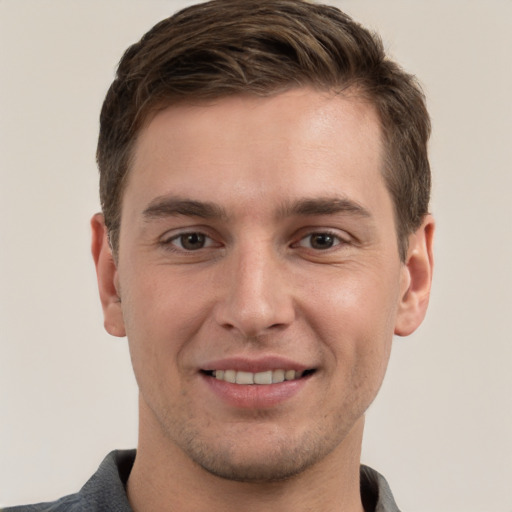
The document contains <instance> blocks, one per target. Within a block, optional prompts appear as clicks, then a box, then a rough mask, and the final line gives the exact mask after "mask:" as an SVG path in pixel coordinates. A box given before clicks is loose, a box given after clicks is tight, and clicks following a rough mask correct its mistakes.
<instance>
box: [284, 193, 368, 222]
mask: <svg viewBox="0 0 512 512" xmlns="http://www.w3.org/2000/svg"><path fill="white" fill-rule="evenodd" d="M336 213H350V214H353V215H356V216H359V217H366V218H370V217H371V216H372V215H371V213H370V212H369V211H368V210H367V209H366V208H364V207H363V206H361V205H360V204H359V203H357V202H355V201H352V200H351V199H347V198H342V197H321V198H313V199H308V198H306V199H299V200H298V201H294V202H292V203H290V204H285V205H284V206H283V207H282V208H281V209H280V211H279V216H280V217H288V216H292V215H304V216H306V215H333V214H336Z"/></svg>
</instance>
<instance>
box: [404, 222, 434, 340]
mask: <svg viewBox="0 0 512 512" xmlns="http://www.w3.org/2000/svg"><path fill="white" fill-rule="evenodd" d="M434 227H435V224H434V219H433V217H432V216H431V215H426V216H425V218H424V220H423V223H422V225H421V226H420V227H419V228H418V230H417V231H415V232H414V233H413V234H412V235H410V237H409V247H408V250H407V258H406V262H405V263H404V265H403V269H402V270H403V281H402V290H401V299H400V303H399V306H398V314H397V319H396V323H395V334H397V335H398V336H408V335H409V334H411V333H413V332H414V331H415V330H416V329H417V328H418V327H419V325H420V324H421V322H422V321H423V319H424V318H425V314H426V312H427V307H428V300H429V297H430V286H431V283H432V271H433V268H434V259H433V252H432V249H433V238H434Z"/></svg>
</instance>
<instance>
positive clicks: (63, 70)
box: [0, 0, 512, 512]
mask: <svg viewBox="0 0 512 512" xmlns="http://www.w3.org/2000/svg"><path fill="white" fill-rule="evenodd" d="M189 3H191V2H188V1H171V0H144V1H143V0H139V1H135V0H122V1H121V0H108V1H105V0H75V1H70V0H0V504H3V505H8V504H9V505H10V504H16V503H26V502H33V501H43V500H52V499H55V498H57V497H59V496H61V495H63V494H66V493H70V492H74V491H76V490H77V489H79V488H80V487H81V485H82V484H83V483H84V482H85V481H86V480H87V478H88V477H89V476H90V475H91V474H92V473H93V472H94V471H95V469H96V467H97V466H98V464H99V463H100V462H101V460H102V458H103V457H104V455H106V453H107V452H108V451H110V450H111V449H114V448H126V447H134V446H135V444H136V436H137V400H136V399H137V390H136V385H135V382H134V379H133V377H132V373H131V367H130V361H129V356H128V351H127V346H126V340H125V339H117V338H112V337H110V336H108V335H107V334H106V333H105V332H104V331H103V327H102V314H101V310H100V305H99V300H98V299H97V292H96V281H95V279H96V278H95V273H94V269H93V264H92V260H91V258H90V252H89V218H90V216H91V215H92V213H94V212H95V211H97V210H98V209H99V201H98V198H97V170H96V167H95V159H94V155H95V145H96V138H97V131H98V114H99V110H100V106H101V103H102V99H103V97H104V94H105V92H106V90H107V88H108V86H109V84H110V82H111V81H112V79H113V76H114V71H115V65H116V63H117V62H118V60H119V58H120V56H121V54H122V52H123V51H124V49H125V48H126V47H127V46H128V45H129V44H131V43H132V42H134V41H135V40H137V39H138V38H140V36H141V35H142V34H143V33H144V32H145V31H146V30H147V29H148V28H149V27H150V26H152V25H153V24H154V23H156V22H157V21H159V20H160V19H162V18H164V17H166V16H168V15H169V14H170V13H172V12H174V11H175V10H176V9H178V8H180V7H183V6H185V5H187V4H189ZM332 3H336V5H338V6H340V7H341V8H343V9H344V10H346V11H347V12H348V13H349V14H351V15H353V16H354V17H355V18H356V19H357V20H359V21H361V22H362V23H363V24H365V25H367V26H369V27H371V28H373V29H375V30H377V31H378V32H379V33H380V34H381V35H382V37H383V39H384V41H385V45H386V48H387V49H388V50H389V52H390V54H391V55H392V56H393V57H395V58H396V59H397V60H398V61H399V62H400V63H402V65H403V66H404V67H405V68H406V69H407V70H409V71H411V72H413V73H414V74H416V75H417V76H418V77H419V78H420V80H421V82H422V84H423V86H424V89H425V92H426V94H427V96H428V103H429V107H430V111H431V114H432V121H433V127H434V132H433V137H432V143H431V163H432V169H433V174H434V190H433V202H432V210H433V212H434V214H435V216H436V218H437V226H438V229H437V241H436V251H435V252H436V269H435V278H434V288H433V293H432V299H431V307H430V311H429V314H428V316H427V319H426V321H425V323H424V324H423V326H422V327H421V328H420V329H419V331H418V332H417V333H415V334H414V335H413V336H411V337H409V338H404V339H396V340H395V343H394V350H393V354H392V358H391V363H390V367H389V371H388V375H387V377H386V381H385V383H384V386H383V388H382V390H381V393H380V396H379V397H378V398H377V400H376V402H375V403H374V404H373V405H372V407H371V409H370V411H369V412H368V415H367V428H366V438H365V443H364V448H363V462H365V463H367V464H369V465H371V466H373V467H375V468H376V469H378V470H379V471H381V472H382V473H384V474H385V476H386V477H387V478H388V480H389V482H390V485H391V488H392V489H393V491H394V493H395V495H396V499H397V502H398V504H399V506H400V507H401V508H402V509H403V510H404V511H408V512H427V511H432V512H433V511H435V512H489V511H492V512H511V511H512V493H511V489H512V335H511V332H510V325H511V322H512V292H511V290H512V169H511V165H512V100H511V94H512V57H511V55H512V1H510V0H486V1H485V2H482V1H481V0H479V1H472V0H461V1H456V0H423V1H418V0H414V1H412V0H407V1H406V0H402V1H397V0H396V1H395V0H345V1H339V2H332Z"/></svg>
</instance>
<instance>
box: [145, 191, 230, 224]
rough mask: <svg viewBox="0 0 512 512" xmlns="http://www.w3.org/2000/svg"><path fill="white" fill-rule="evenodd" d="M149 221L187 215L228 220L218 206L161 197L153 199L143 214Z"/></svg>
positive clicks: (178, 198)
mask: <svg viewBox="0 0 512 512" xmlns="http://www.w3.org/2000/svg"><path fill="white" fill-rule="evenodd" d="M142 215H143V217H144V218H145V219H147V220H152V219H160V218H165V217H173V216H176V215H185V216H187V217H200V218H203V219H220V218H226V217H227V214H226V212H225V211H224V209H223V208H222V207H220V206H219V205H217V204H214V203H209V202H202V201H194V200H191V199H183V198H180V197H174V196H161V197H157V198H155V199H153V201H151V202H150V203H149V206H148V207H147V208H146V209H145V210H144V211H143V212H142Z"/></svg>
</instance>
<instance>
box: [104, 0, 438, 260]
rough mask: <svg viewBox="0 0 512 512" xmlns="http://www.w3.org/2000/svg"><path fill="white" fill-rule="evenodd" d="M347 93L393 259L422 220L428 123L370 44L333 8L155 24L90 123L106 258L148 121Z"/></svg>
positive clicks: (277, 4) (272, 4) (417, 98)
mask: <svg viewBox="0 0 512 512" xmlns="http://www.w3.org/2000/svg"><path fill="white" fill-rule="evenodd" d="M305 86H312V87H314V88H317V89H321V90H332V91H335V92H339V91H342V90H344V89H346V88H348V87H353V88H355V89H356V90H357V91H358V94H360V95H361V96H363V97H365V98H368V99H369V100H370V101H371V102H372V103H373V104H374V105H375V107H376V109H377V111H378V113H379V116H380V120H381V123H382V132H383V137H384V143H385V148H386V159H385V160H386V161H385V165H384V170H383V172H384V177H385V180H386V184H387V187H388V189H389V192H390V194H391V196H392V198H393V202H394V207H395V219H396V225H397V236H398V244H399V251H400V257H401V258H402V260H404V259H405V256H406V252H407V240H408V235H409V234H411V233H412V232H414V231H415V230H416V229H417V228H418V227H419V226H420V224H421V222H422V220H423V217H424V216H425V215H426V214H427V213H428V205H429V198H430V167H429V162H428V156H427V141H428V138H429V135H430V119H429V115H428V112H427V109H426V106H425V100H424V96H423V93H422V91H421V88H420V87H419V85H418V83H417V81H416V80H415V78H414V77H413V76H412V75H409V74H407V73H405V72H404V71H403V70H402V69H401V68H400V67H399V66H398V65H397V64H396V63H394V62H392V61H391V60H389V59H388V58H387V56H386V54H385V52H384V48H383V45H382V42H381V40H380V38H379V37H378V36H376V35H375V34H372V33H371V32H369V31H368V30H366V29H365V28H363V27H362V26H361V25H359V24H358V23H356V22H354V21H353V20H352V19H351V18H350V17H349V16H347V15H346V14H344V13H342V12H341V11H340V10H339V9H336V8H335V7H332V6H328V5H320V4H315V3H311V2H308V1H306V0H257V1H252V0H212V1H210V2H206V3H201V4H197V5H194V6H191V7H188V8H186V9H183V10H182V11H180V12H178V13H176V14H175V15H173V16H171V17H169V18H167V19H165V20H163V21H161V22H160V23H158V24H157V25H155V26H154V27H153V28H152V29H151V30H150V31H149V32H147V33H146V34H145V35H144V36H143V37H142V39H141V40H140V41H139V42H138V43H136V44H134V45H132V46H130V47H129V48H128V50H127V51H126V52H125V54H124V55H123V57H122V59H121V61H120V63H119V67H118V70H117V75H116V78H115V80H114V82H113V83H112V85H111V86H110V89H109V91H108V93H107V96H106V98H105V102H104V104H103V108H102V111H101V117H100V125H101V126H100V134H99V141H98V151H97V161H98V166H99V170H100V198H101V205H102V209H103V213H104V216H105V223H106V226H107V229H108V232H109V236H110V241H111V244H112V248H113V250H114V252H116V251H117V249H118V237H119V228H120V222H121V219H120V215H121V213H120V212H121V203H122V194H123V190H124V183H125V182H126V177H127V174H128V171H129V168H130V160H131V153H132V150H133V147H134V143H135V141H136V138H137V136H138V134H139V132H140V130H141V128H142V127H143V126H144V123H146V122H147V121H148V120H149V119H150V118H151V116H152V114H153V113H154V112H155V111H157V110H159V109H161V108H164V107H167V106H169V105H172V104H175V103H178V102H180V101H189V100H193V101H194V100H206V99H211V98H219V97H223V96H229V95H235V94H256V95H262V96H268V95H272V94H277V93H279V92H283V91H285V90H287V89H290V88H294V87H305Z"/></svg>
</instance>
